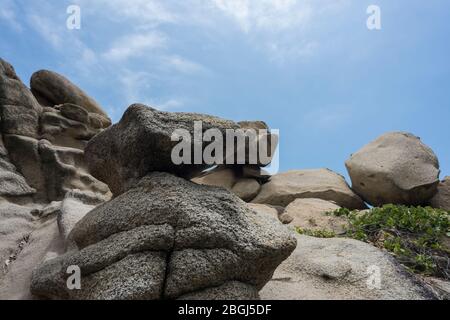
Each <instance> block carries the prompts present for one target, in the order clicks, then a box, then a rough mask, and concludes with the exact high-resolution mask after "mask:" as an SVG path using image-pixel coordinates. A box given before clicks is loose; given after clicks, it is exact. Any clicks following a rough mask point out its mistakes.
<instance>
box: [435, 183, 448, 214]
mask: <svg viewBox="0 0 450 320" xmlns="http://www.w3.org/2000/svg"><path fill="white" fill-rule="evenodd" d="M430 205H431V206H432V207H433V208H437V209H444V210H447V211H450V177H445V178H444V180H442V182H441V183H440V184H439V185H438V190H437V193H436V195H435V196H434V197H433V198H432V199H431V201H430Z"/></svg>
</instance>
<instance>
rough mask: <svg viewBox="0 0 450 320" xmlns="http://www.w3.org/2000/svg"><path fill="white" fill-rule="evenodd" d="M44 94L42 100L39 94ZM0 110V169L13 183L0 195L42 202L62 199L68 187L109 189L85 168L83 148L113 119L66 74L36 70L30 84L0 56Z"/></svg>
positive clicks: (97, 191)
mask: <svg viewBox="0 0 450 320" xmlns="http://www.w3.org/2000/svg"><path fill="white" fill-rule="evenodd" d="M32 92H33V93H36V94H37V95H38V99H37V98H36V97H35V96H34V95H33V93H32ZM44 98H45V101H46V102H45V105H41V104H40V103H39V102H38V100H39V101H41V102H42V101H43V100H44ZM0 113H1V115H0V116H1V137H2V148H1V157H2V163H3V165H2V169H4V170H2V172H1V175H4V176H5V178H4V179H1V183H8V181H14V183H13V184H14V185H16V188H15V189H14V190H8V189H9V188H2V190H1V192H2V194H3V196H7V197H20V196H31V198H32V200H33V201H35V202H42V203H46V202H51V201H60V200H62V199H63V198H64V196H65V194H66V193H67V192H68V191H70V190H72V189H79V190H89V191H93V192H95V193H98V194H102V195H107V194H108V193H109V190H108V187H107V186H106V185H105V184H103V183H101V182H100V181H98V180H96V179H95V178H93V177H92V176H91V175H90V174H89V173H88V172H87V170H86V164H85V161H84V155H83V151H84V147H85V146H86V144H87V142H88V141H89V140H90V139H91V138H92V137H93V136H95V135H96V134H97V133H99V132H100V131H102V130H103V129H104V128H106V127H108V126H109V125H110V124H111V121H110V120H109V118H108V117H107V116H106V114H105V113H104V112H103V111H102V110H101V108H100V106H98V105H97V104H96V103H95V102H94V101H93V100H92V99H91V98H88V97H87V96H86V94H85V93H83V92H82V91H81V89H79V88H77V87H76V86H75V85H74V84H72V83H70V82H69V80H67V79H65V78H64V77H62V76H60V75H58V74H56V73H53V72H50V71H39V72H37V73H35V74H34V75H33V76H32V81H31V90H30V89H28V88H27V87H26V86H25V85H24V84H23V83H22V82H21V80H20V79H19V78H18V76H17V75H16V73H15V72H14V69H13V67H12V66H11V65H10V64H9V63H7V62H6V61H4V60H0ZM12 165H14V167H15V168H13V166H12ZM15 172H18V173H19V174H20V175H21V176H22V177H18V176H17V175H15V174H14V173H15ZM23 178H25V181H26V184H25V183H24V181H23ZM27 185H28V186H27ZM17 188H19V189H20V190H19V189H17Z"/></svg>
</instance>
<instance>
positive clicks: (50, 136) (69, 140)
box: [40, 106, 100, 150]
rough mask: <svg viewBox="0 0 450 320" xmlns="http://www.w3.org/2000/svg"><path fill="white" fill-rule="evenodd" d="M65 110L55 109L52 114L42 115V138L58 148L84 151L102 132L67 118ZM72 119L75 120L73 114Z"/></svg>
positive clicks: (62, 108) (45, 113)
mask: <svg viewBox="0 0 450 320" xmlns="http://www.w3.org/2000/svg"><path fill="white" fill-rule="evenodd" d="M63 110H65V107H64V106H62V107H61V108H60V110H57V109H53V111H51V112H43V113H42V114H41V116H40V125H41V129H40V132H41V137H42V138H43V139H45V140H48V141H50V142H51V143H52V144H54V145H56V146H62V147H70V148H77V149H80V150H84V148H85V147H86V145H87V143H88V141H89V140H90V139H92V137H94V136H95V135H96V134H97V133H99V132H100V130H99V129H95V128H93V127H91V126H90V124H89V123H83V122H80V121H76V120H72V119H70V118H67V117H66V116H65V115H67V113H66V112H65V111H63ZM63 113H65V115H64V114H63ZM71 117H72V118H75V116H74V115H73V114H72V115H71Z"/></svg>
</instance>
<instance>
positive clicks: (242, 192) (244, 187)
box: [231, 178, 261, 202]
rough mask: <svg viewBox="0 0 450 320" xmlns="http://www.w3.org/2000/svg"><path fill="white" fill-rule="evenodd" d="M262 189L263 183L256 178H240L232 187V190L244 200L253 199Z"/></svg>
mask: <svg viewBox="0 0 450 320" xmlns="http://www.w3.org/2000/svg"><path fill="white" fill-rule="evenodd" d="M260 190H261V185H260V184H259V182H258V180H256V179H248V178H242V179H239V180H238V181H237V182H236V183H235V184H234V186H233V188H232V189H231V191H232V192H233V193H234V194H235V195H237V196H238V197H239V198H241V199H242V200H244V201H246V202H249V201H252V200H253V199H254V198H255V197H256V196H257V195H258V193H259V191H260Z"/></svg>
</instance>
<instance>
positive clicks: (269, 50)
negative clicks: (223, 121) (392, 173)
mask: <svg viewBox="0 0 450 320" xmlns="http://www.w3.org/2000/svg"><path fill="white" fill-rule="evenodd" d="M71 4H77V5H79V6H80V8H81V19H82V20H81V29H80V30H68V29H67V27H66V19H67V17H68V15H67V13H66V9H67V7H68V6H69V5H71ZM370 4H375V5H378V6H379V7H380V8H381V18H382V30H380V31H369V30H368V29H367V27H366V20H367V17H368V15H367V14H366V9H367V7H368V6H369V5H370ZM0 35H1V38H0V39H1V41H0V56H2V57H3V58H4V59H6V60H8V61H9V62H11V63H12V64H13V65H14V66H15V68H16V70H17V72H18V74H19V75H20V76H21V77H22V79H23V80H24V82H26V83H28V80H29V78H30V76H31V74H32V73H33V72H34V71H36V70H39V69H50V70H54V71H57V72H59V73H62V74H64V75H66V76H67V77H69V78H70V79H71V80H72V81H74V82H75V83H77V84H78V85H79V86H80V87H81V88H83V89H84V90H85V91H87V92H88V93H89V94H90V95H92V96H93V97H94V98H95V99H96V100H97V101H98V102H99V103H100V104H101V105H102V106H103V107H104V108H105V110H106V111H107V112H108V113H109V114H110V116H111V117H112V118H113V120H114V121H118V120H119V119H120V116H121V115H122V113H123V112H124V110H125V109H126V108H127V107H128V106H129V105H130V104H131V103H134V102H142V103H146V104H150V105H153V106H156V107H159V108H160V109H165V110H169V111H192V112H202V113H208V114H214V115H217V116H221V117H225V118H230V119H234V120H253V119H255V120H259V119H261V120H265V121H266V122H268V123H269V124H270V126H271V127H272V128H277V129H280V134H281V147H280V153H281V154H280V164H281V169H282V170H283V171H285V170H289V169H303V168H320V167H328V168H330V169H333V170H335V171H337V172H340V173H342V174H345V167H344V161H345V160H346V159H347V158H348V157H349V155H350V154H351V153H352V152H355V151H357V150H358V149H359V148H360V147H362V146H363V145H365V144H366V143H368V142H369V141H371V140H373V139H375V138H376V137H377V136H379V135H381V134H383V133H385V132H388V131H408V132H412V133H414V134H416V135H418V136H420V137H421V138H422V140H423V141H424V142H425V143H426V144H428V145H429V146H431V147H432V148H433V150H434V151H435V153H436V154H437V155H438V157H439V160H440V162H441V170H442V176H444V175H450V148H449V140H450V121H449V120H450V2H449V1H448V0H429V1H421V0H408V1H406V0H402V1H400V0H395V1H394V0H370V1H365V0H303V1H302V0H271V1H269V0H178V1H175V0H134V1H133V0H128V1H126V0H70V1H66V0H59V1H54V0H1V1H0Z"/></svg>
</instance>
